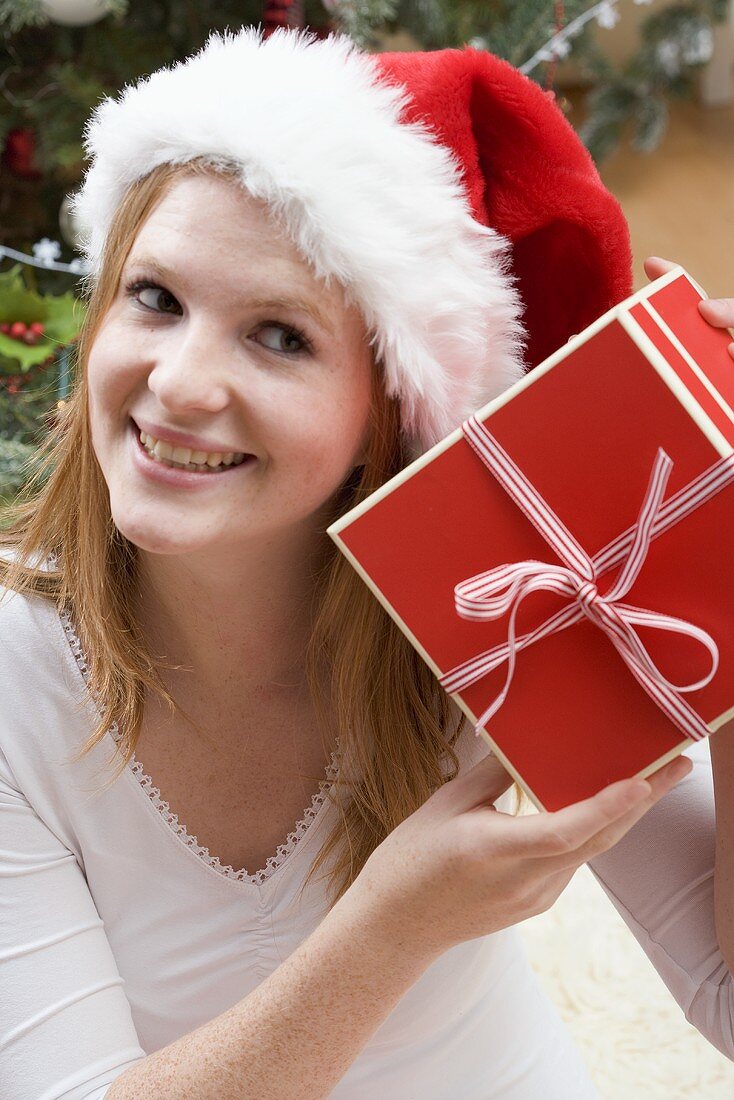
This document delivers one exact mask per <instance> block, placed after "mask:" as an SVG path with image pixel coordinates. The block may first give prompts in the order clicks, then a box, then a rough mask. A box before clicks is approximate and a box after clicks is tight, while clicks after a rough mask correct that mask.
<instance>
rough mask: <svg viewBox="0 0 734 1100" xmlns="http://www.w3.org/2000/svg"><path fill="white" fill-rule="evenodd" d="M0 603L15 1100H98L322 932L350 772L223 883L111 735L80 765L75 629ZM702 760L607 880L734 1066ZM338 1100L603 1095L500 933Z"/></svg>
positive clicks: (440, 981)
mask: <svg viewBox="0 0 734 1100" xmlns="http://www.w3.org/2000/svg"><path fill="white" fill-rule="evenodd" d="M0 596H2V599H1V600H0V1100H61V1098H63V1100H100V1098H101V1097H103V1096H104V1095H105V1093H106V1091H107V1089H108V1088H109V1086H110V1085H111V1083H112V1082H113V1081H114V1080H115V1078H116V1077H118V1076H119V1075H120V1074H121V1073H122V1072H123V1071H124V1070H125V1069H126V1068H127V1067H128V1066H130V1065H132V1064H134V1063H135V1062H136V1061H139V1060H141V1059H143V1058H144V1057H145V1056H146V1054H150V1053H152V1052H153V1051H155V1050H157V1049H159V1048H161V1047H163V1046H166V1045H168V1044H169V1043H171V1042H173V1041H175V1040H176V1039H178V1038H180V1037H181V1036H182V1035H185V1034H187V1033H188V1032H190V1031H192V1030H194V1029H196V1028H197V1027H200V1026H201V1025H202V1024H203V1023H205V1022H207V1021H208V1020H210V1019H212V1018H213V1017H214V1016H217V1015H219V1014H220V1013H222V1012H224V1011H226V1010H227V1009H228V1008H230V1007H231V1006H232V1005H233V1004H235V1003H236V1002H237V1001H239V1000H241V999H242V998H244V997H245V996H247V994H248V993H250V992H251V991H252V990H253V989H254V988H255V987H256V986H257V985H258V984H259V983H260V982H261V981H262V980H263V979H264V978H265V977H267V975H268V974H270V973H271V972H272V971H273V970H275V969H276V968H277V967H278V966H279V965H280V963H281V962H282V961H283V960H284V959H285V958H287V957H288V955H289V954H290V953H291V952H292V951H293V950H294V949H295V948H296V947H297V946H298V944H300V943H301V942H302V940H304V939H305V938H306V937H307V936H308V935H309V934H310V933H311V932H312V931H313V929H314V928H315V927H316V926H317V925H318V924H319V923H320V921H321V920H322V919H323V917H324V915H325V913H326V900H325V895H324V894H323V884H322V883H319V882H317V883H313V882H312V883H311V884H309V887H308V888H307V889H306V890H305V891H304V894H303V897H302V898H301V899H300V901H299V900H298V899H297V893H298V889H299V887H300V886H301V884H302V882H303V880H304V878H305V877H306V874H307V872H308V869H309V868H310V866H311V863H312V860H313V858H314V856H315V855H316V853H317V852H318V850H319V847H320V844H321V842H322V840H323V837H324V835H325V834H324V829H325V827H326V826H327V825H328V824H329V820H328V818H329V815H330V814H331V813H336V810H335V808H334V807H333V806H332V805H331V803H330V801H329V799H328V798H326V787H327V786H328V785H329V783H330V781H333V779H334V775H335V774H336V769H337V768H338V766H339V761H338V758H337V757H332V761H331V764H330V766H329V769H328V771H327V773H326V777H325V783H324V786H323V788H322V790H321V792H320V793H319V794H317V795H316V796H315V797H314V799H313V802H312V804H311V806H309V807H308V808H307V809H306V810H305V813H304V816H303V818H302V820H301V821H300V822H299V823H298V824H297V826H296V827H295V829H294V831H293V832H292V833H291V834H290V836H289V837H288V838H287V841H286V842H285V843H284V845H282V846H281V848H280V849H279V850H278V852H277V853H276V855H275V856H274V857H273V858H272V859H271V860H269V861H268V864H267V866H266V867H265V868H264V869H262V870H261V871H258V872H257V873H255V874H248V873H247V872H246V871H244V870H242V869H235V868H231V867H224V866H222V865H221V863H220V862H219V861H218V860H217V858H216V856H215V855H212V854H210V853H209V852H208V851H207V850H206V849H204V848H201V847H200V846H199V845H198V843H197V841H196V838H194V837H191V836H189V834H188V833H187V831H186V828H185V823H184V822H180V821H179V820H178V819H177V817H176V815H175V809H176V808H175V806H174V807H170V808H169V807H168V806H167V805H166V804H165V803H163V802H162V801H161V798H160V794H159V792H158V791H157V790H156V788H155V786H154V777H149V776H146V775H144V774H143V773H142V769H141V767H140V764H139V763H138V762H137V761H136V760H135V759H134V758H133V760H132V761H131V762H130V764H129V765H128V766H127V768H126V769H125V771H124V772H123V773H122V775H121V776H120V777H119V779H118V780H116V781H115V782H114V783H113V784H112V785H111V786H108V788H107V789H106V790H104V789H103V784H104V783H105V781H106V780H108V779H109V776H110V766H111V761H112V756H113V747H114V739H115V737H116V736H117V731H116V730H115V729H114V727H113V728H112V729H111V730H110V731H109V732H108V734H107V735H106V737H105V739H104V741H103V742H101V743H100V744H98V745H97V746H95V748H94V750H93V751H92V752H91V753H89V754H88V755H87V756H85V757H83V758H82V759H81V760H80V761H78V762H75V763H70V758H71V756H72V755H73V754H74V753H75V752H77V751H78V750H79V748H80V747H81V745H82V744H83V743H84V741H86V739H87V737H88V736H89V734H90V733H91V732H92V729H93V728H94V727H95V726H96V724H97V710H96V706H95V704H94V701H93V700H92V699H91V696H90V694H89V691H88V688H87V685H86V681H85V672H86V666H85V663H84V655H83V654H82V653H81V650H80V647H79V644H78V640H77V639H76V637H75V635H74V633H73V624H72V623H71V622H70V621H69V620H68V619H66V618H60V617H59V615H58V614H57V612H56V610H55V608H54V606H53V605H52V604H51V603H50V602H49V601H46V600H43V599H41V598H39V597H27V596H24V595H19V594H18V593H9V592H4V590H2V589H0ZM457 749H458V750H459V756H460V759H461V762H462V770H464V769H465V768H468V767H471V766H473V764H474V763H476V761H477V760H478V759H480V757H481V756H482V755H483V754H484V753H485V752H486V744H485V742H483V741H482V740H480V739H478V738H476V737H475V736H474V734H473V731H472V730H471V728H470V727H469V728H468V729H467V730H466V731H465V736H464V737H463V740H462V741H461V742H460V744H459V745H458V746H457ZM704 750H705V746H704ZM696 752H697V753H698V757H697V763H696V767H695V768H694V771H693V773H692V774H691V776H689V777H688V778H687V780H684V782H683V783H682V784H680V785H679V786H678V788H676V789H675V790H674V792H672V793H671V794H669V795H668V796H667V797H666V799H665V800H664V801H663V803H661V804H660V805H659V806H658V807H656V809H655V810H654V811H652V812H651V813H650V814H648V815H647V817H646V818H644V819H643V821H642V822H641V823H640V824H639V825H638V826H637V827H636V829H635V830H633V832H632V833H631V834H629V835H628V837H627V838H626V839H625V841H624V842H623V843H622V844H620V845H617V847H616V848H615V849H614V851H613V852H612V853H609V854H606V855H605V856H604V857H602V858H600V859H599V860H597V861H595V867H594V869H595V871H596V873H597V874H598V875H600V876H601V879H602V883H603V885H604V886H605V888H606V889H607V890H608V892H610V896H611V897H612V900H613V901H614V903H615V904H616V905H617V907H618V908H619V910H620V912H621V913H622V916H623V917H624V919H625V920H626V921H627V922H628V923H629V925H630V927H631V928H632V930H633V932H634V933H635V935H636V936H637V937H638V939H639V940H640V942H641V943H642V946H643V947H644V948H645V950H646V951H647V953H648V954H649V955H650V957H651V959H652V961H653V963H654V964H655V966H656V967H657V968H658V970H659V971H660V973H661V975H662V977H663V980H664V981H665V982H666V983H667V984H668V986H669V987H670V989H671V991H672V992H673V994H674V996H675V997H676V998H677V1000H678V1001H679V1003H680V1004H681V1006H682V1007H683V1008H684V1010H685V1011H686V1014H687V1015H688V1018H689V1019H690V1020H692V1022H693V1023H694V1024H695V1025H696V1026H697V1027H699V1029H700V1030H702V1031H703V1033H704V1034H705V1035H707V1036H708V1037H709V1038H710V1039H711V1040H712V1042H714V1043H716V1045H717V1046H718V1047H719V1048H720V1049H721V1050H723V1051H724V1053H726V1054H728V1055H729V1057H734V1041H733V1039H732V1026H731V1021H732V1017H733V1015H734V1014H733V1013H732V983H731V977H730V975H729V973H728V970H727V968H726V965H725V963H724V962H723V959H722V957H721V955H720V952H719V950H718V946H717V942H716V936H715V932H714V928H713V915H712V914H713V851H714V848H713V845H714V817H713V796H712V791H711V776H710V763H709V762H708V761H707V757H706V755H705V752H701V750H700V749H696ZM233 812H236V811H235V810H234V809H233ZM273 1073H274V1074H277V1065H275V1064H274V1066H273ZM331 1096H332V1097H334V1098H335V1100H374V1097H375V1096H386V1097H393V1096H396V1097H397V1096H400V1097H401V1098H403V1100H413V1098H418V1097H420V1100H447V1098H448V1097H451V1100H500V1098H501V1100H537V1098H538V1097H539V1096H542V1097H543V1098H544V1100H594V1098H597V1097H598V1093H597V1091H596V1089H595V1087H594V1085H593V1083H592V1081H591V1079H590V1077H589V1075H588V1072H587V1070H586V1067H585V1065H584V1063H583V1061H582V1059H581V1057H580V1054H579V1053H578V1051H577V1050H576V1048H575V1046H574V1045H573V1043H572V1041H571V1039H570V1036H569V1034H568V1032H567V1031H566V1029H565V1028H564V1026H563V1025H562V1023H561V1021H560V1019H559V1018H558V1016H557V1014H556V1012H555V1010H554V1008H553V1006H552V1005H551V1004H550V1002H549V1000H548V999H547V997H546V996H545V994H544V993H543V992H542V990H541V988H540V986H539V984H538V982H537V980H536V978H535V975H534V974H533V972H532V970H531V968H530V967H529V964H528V963H527V960H526V957H525V954H524V951H523V947H522V944H521V941H520V939H519V937H518V934H517V931H516V930H515V929H506V930H503V931H501V932H499V933H495V934H492V935H488V936H483V937H479V938H477V939H474V940H470V941H468V942H466V943H462V944H459V945H457V946H456V947H454V948H452V949H450V950H448V951H446V952H445V953H444V954H443V955H442V956H441V957H440V958H439V959H437V960H436V961H435V962H434V963H433V964H432V965H431V966H430V967H429V968H428V969H427V970H426V971H425V972H424V973H423V974H422V975H421V977H420V978H419V979H418V981H417V982H415V984H414V985H413V986H412V987H411V988H410V989H409V990H408V991H407V993H406V994H405V995H404V997H403V998H402V999H401V1000H400V1002H399V1003H398V1004H397V1005H396V1006H395V1008H394V1009H393V1011H392V1012H391V1013H390V1014H389V1016H388V1017H387V1018H386V1019H385V1020H384V1022H383V1023H382V1025H381V1026H380V1027H379V1028H378V1029H377V1031H376V1032H375V1034H374V1035H373V1037H372V1038H371V1040H370V1041H369V1042H368V1043H367V1044H366V1046H365V1047H364V1048H363V1049H362V1051H361V1052H360V1054H359V1055H358V1057H357V1058H356V1060H355V1061H354V1062H353V1064H352V1065H351V1066H350V1068H349V1070H348V1072H347V1073H346V1075H345V1076H344V1077H343V1078H342V1080H341V1081H340V1082H339V1084H338V1085H337V1086H336V1088H335V1089H334V1090H333V1091H332V1093H331Z"/></svg>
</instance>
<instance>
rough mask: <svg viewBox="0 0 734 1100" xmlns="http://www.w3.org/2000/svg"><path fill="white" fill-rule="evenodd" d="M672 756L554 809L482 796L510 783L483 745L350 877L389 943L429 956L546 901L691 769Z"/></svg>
mask: <svg viewBox="0 0 734 1100" xmlns="http://www.w3.org/2000/svg"><path fill="white" fill-rule="evenodd" d="M691 766H692V765H691V761H690V760H688V758H687V757H685V756H679V757H677V758H676V759H675V760H674V761H671V762H670V763H669V764H667V765H666V766H665V767H663V768H660V769H659V770H658V771H657V772H655V773H654V774H653V775H651V776H649V777H648V779H647V780H641V779H626V780H623V781H621V782H618V783H612V784H611V785H610V786H608V787H605V788H604V789H603V790H602V791H600V792H599V793H598V794H596V795H594V797H593V798H587V799H585V800H584V801H582V802H578V803H575V804H574V805H572V806H567V807H566V808H565V809H562V810H557V811H556V812H554V813H539V814H526V815H520V816H513V815H512V814H507V813H503V812H501V811H499V810H496V809H495V808H494V806H493V805H492V804H493V802H495V801H496V800H497V799H498V798H499V796H500V795H501V794H502V793H503V791H505V790H506V789H507V788H508V787H509V786H510V785H511V783H512V779H511V777H510V776H509V775H508V773H507V772H506V771H505V770H504V768H503V767H502V765H501V764H500V762H499V761H498V760H497V758H496V757H495V756H494V755H493V754H492V753H488V754H487V756H485V757H484V758H483V759H482V760H481V761H480V762H479V763H478V764H477V765H476V766H475V767H474V768H472V769H470V770H469V771H468V772H466V773H465V774H463V775H459V776H457V777H456V778H455V779H452V780H451V781H450V782H448V783H444V785H443V786H442V787H440V788H439V789H438V790H437V791H435V792H434V793H433V794H432V795H431V797H430V798H428V799H427V800H426V802H424V803H423V805H422V806H421V807H420V808H419V809H418V810H416V812H415V813H413V814H411V816H410V817H408V818H406V819H405V821H403V822H401V824H400V825H398V826H397V828H396V829H394V830H393V831H392V833H390V835H389V836H387V837H386V838H385V840H384V841H383V842H382V844H380V845H379V846H378V847H377V848H376V849H375V850H374V852H373V853H372V855H371V856H370V858H369V859H368V861H367V863H366V864H365V866H364V868H363V869H362V871H361V873H360V874H359V875H358V877H357V879H356V881H355V882H354V884H353V888H356V891H357V892H358V893H361V897H362V901H363V904H365V905H367V906H369V907H370V908H371V910H372V912H374V911H375V907H377V909H378V911H379V919H380V922H381V926H384V929H385V935H386V936H388V937H390V938H391V939H392V940H393V942H394V943H395V945H396V947H397V948H398V949H399V948H400V947H401V946H402V945H406V946H407V945H408V944H409V945H410V948H411V950H415V949H416V948H417V949H418V950H419V951H421V952H423V953H424V954H425V955H427V956H428V957H431V958H433V957H436V956H437V955H439V954H441V953H442V952H443V951H445V950H446V949H447V948H449V947H452V946H453V945H454V944H457V943H461V942H463V941H464V940H470V939H474V938H475V937H477V936H484V935H487V934H489V933H490V932H496V931H498V930H499V929H501V928H506V927H508V926H509V925H512V924H516V923H517V922H518V921H522V920H525V919H526V918H527V917H532V916H534V915H535V914H537V913H541V912H543V911H544V910H546V909H549V908H550V906H551V905H553V903H554V902H555V900H556V899H557V898H558V896H559V894H560V893H561V892H562V891H563V890H564V889H565V887H566V886H567V884H568V882H569V881H570V879H571V878H572V876H573V874H574V873H575V871H576V870H577V869H578V867H579V866H580V865H581V864H582V863H585V862H586V861H587V860H589V859H592V858H593V857H594V856H597V855H599V853H600V852H604V851H606V850H607V849H608V848H611V847H612V846H613V845H614V844H616V843H617V841H618V840H620V839H621V838H622V837H623V836H624V834H625V833H626V832H627V831H628V830H629V829H631V828H632V826H633V825H634V824H636V822H637V821H639V819H640V818H641V817H642V816H643V814H645V813H646V812H647V810H649V809H650V808H651V807H652V806H653V805H654V804H655V803H656V802H658V801H659V799H660V798H662V796H663V795H664V794H665V793H666V792H667V791H668V790H670V788H671V787H672V786H674V785H675V784H676V783H677V782H679V780H680V779H682V778H683V776H684V775H687V774H688V772H689V771H690V770H691Z"/></svg>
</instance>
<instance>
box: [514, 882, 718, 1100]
mask: <svg viewBox="0 0 734 1100" xmlns="http://www.w3.org/2000/svg"><path fill="white" fill-rule="evenodd" d="M518 927H519V931H520V934H521V936H522V938H523V940H524V942H525V945H526V948H527V951H528V955H529V957H530V961H531V963H532V964H533V966H534V968H535V970H536V972H537V974H538V976H539V978H540V980H541V982H542V984H543V987H544V988H545V990H546V992H547V993H548V995H549V996H550V998H551V1000H552V1001H553V1002H554V1004H555V1006H556V1008H557V1010H558V1012H559V1014H560V1016H561V1018H562V1019H563V1020H564V1021H565V1022H566V1023H567V1025H568V1027H569V1028H570V1030H571V1032H572V1034H573V1036H574V1038H575V1040H576V1044H577V1046H578V1047H579V1049H580V1051H581V1054H582V1056H583V1057H584V1059H585V1060H586V1064H587V1066H588V1067H589V1071H590V1073H591V1076H592V1078H593V1079H594V1081H595V1083H596V1086H597V1088H598V1089H599V1092H600V1093H601V1095H602V1096H603V1097H604V1100H684V1098H685V1100H690V1098H691V1097H696V1100H732V1098H734V1062H730V1061H729V1060H728V1059H727V1058H725V1057H724V1055H723V1054H720V1053H719V1051H718V1050H716V1048H715V1047H713V1046H711V1044H710V1043H708V1042H707V1041H706V1040H705V1039H704V1038H703V1037H702V1036H701V1035H699V1033H698V1032H697V1031H696V1030H695V1028H693V1027H691V1025H690V1024H689V1023H688V1022H687V1021H686V1019H685V1017H684V1015H683V1013H682V1012H681V1010H680V1009H679V1007H678V1005H677V1004H676V1003H675V1001H674V1000H673V998H672V997H671V995H670V994H669V993H668V991H667V989H666V988H665V986H664V985H663V983H662V981H661V980H660V978H659V977H658V975H657V973H656V971H655V969H654V968H653V966H652V964H651V963H650V962H649V961H648V958H647V956H646V955H645V953H644V951H643V950H642V948H641V947H640V945H639V944H638V943H637V941H636V940H635V938H634V937H633V936H632V933H631V932H629V930H628V929H627V926H626V925H625V923H624V921H623V920H622V918H621V917H620V916H619V914H618V913H617V911H616V909H615V908H614V907H613V906H612V904H611V902H610V901H609V899H608V898H607V897H606V895H605V894H604V893H603V891H602V890H601V888H600V887H599V885H598V884H597V882H596V880H595V879H594V877H593V875H592V874H591V872H590V871H589V870H588V868H587V867H585V866H584V867H581V868H580V869H579V870H578V871H577V872H576V874H575V875H574V877H573V879H572V880H571V882H570V883H569V885H568V887H567V889H566V890H565V892H564V893H563V894H562V895H561V897H560V898H559V899H558V901H557V902H556V904H555V905H554V907H553V908H552V909H551V910H550V911H549V912H547V913H541V914H540V916H537V917H533V918H532V919H530V920H527V921H524V922H523V923H522V924H520V925H519V926H518ZM539 1100H541V1098H539Z"/></svg>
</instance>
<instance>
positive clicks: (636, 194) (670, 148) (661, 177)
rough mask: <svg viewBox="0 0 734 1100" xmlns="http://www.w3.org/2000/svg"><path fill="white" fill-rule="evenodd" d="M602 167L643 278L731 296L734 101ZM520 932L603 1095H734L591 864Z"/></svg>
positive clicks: (691, 108)
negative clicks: (666, 263)
mask: <svg viewBox="0 0 734 1100" xmlns="http://www.w3.org/2000/svg"><path fill="white" fill-rule="evenodd" d="M570 98H571V100H572V104H573V112H574V113H573V115H572V116H571V118H572V121H573V122H574V125H575V124H576V119H577V117H578V112H579V111H580V110H581V108H580V104H579V103H578V102H577V100H576V97H575V96H573V95H572V96H571V97H570ZM601 175H602V178H603V180H604V182H605V184H606V185H607V187H608V188H609V189H610V190H611V191H612V192H613V194H615V195H616V196H617V198H618V199H619V201H620V203H621V205H622V208H623V210H624V212H625V214H626V216H627V218H628V221H629V224H630V231H631V236H632V244H633V252H634V257H635V288H636V289H639V287H641V286H644V284H645V283H646V282H647V281H648V280H647V277H646V276H645V273H644V270H643V267H642V261H643V260H644V258H645V257H646V256H649V255H657V256H662V257H663V258H664V259H668V260H674V261H675V262H677V263H680V264H682V265H683V266H684V267H685V268H686V269H687V270H688V271H689V272H690V274H691V275H692V276H693V277H694V278H695V279H696V281H697V282H698V283H700V285H701V286H703V288H704V289H705V290H706V292H707V293H708V294H709V296H710V297H716V298H721V297H734V264H733V263H732V249H733V248H734V105H733V106H729V107H725V108H717V109H712V110H705V109H702V108H699V107H697V106H696V105H695V104H688V103H686V104H677V105H676V106H675V108H674V110H673V112H672V117H671V126H670V128H669V130H668V132H667V134H666V136H665V138H664V141H663V144H662V146H661V147H660V148H659V149H658V150H657V151H656V152H655V153H653V154H650V155H644V154H635V153H630V152H629V151H625V150H622V151H619V152H617V153H616V154H614V156H613V157H612V158H610V159H609V160H608V161H607V162H606V163H605V164H604V165H603V166H602V169H601ZM732 369H734V364H732ZM520 932H521V935H522V936H523V938H524V940H525V943H526V946H527V949H528V953H529V955H530V958H531V961H532V962H533V965H534V966H535V968H536V970H537V972H538V974H539V976H540V979H541V981H542V983H543V985H544V987H545V989H546V991H547V992H548V994H549V995H550V997H551V999H552V1000H553V1001H554V1003H555V1004H556V1006H557V1008H558V1011H559V1012H560V1014H561V1016H562V1017H563V1019H564V1020H565V1021H566V1022H567V1023H568V1026H569V1028H570V1029H571V1031H572V1033H573V1035H574V1037H575V1039H576V1042H577V1043H578V1045H579V1047H580V1049H581V1052H582V1054H583V1056H584V1057H585V1059H586V1062H587V1064H588V1066H589V1069H590V1071H591V1074H592V1077H593V1078H594V1080H595V1082H596V1085H597V1088H598V1089H599V1091H600V1094H601V1095H602V1097H603V1098H604V1100H683V1098H684V1097H685V1098H688V1097H690V1096H699V1097H705V1100H724V1098H727V1100H731V1097H732V1096H734V1063H732V1062H730V1061H729V1060H728V1059H726V1058H725V1057H724V1056H723V1055H722V1054H720V1053H719V1052H718V1051H717V1050H716V1049H715V1048H714V1047H712V1046H711V1045H710V1044H709V1043H708V1042H707V1041H706V1040H705V1039H703V1038H702V1037H701V1036H700V1035H699V1034H698V1032H697V1031H695V1029H694V1028H693V1027H691V1026H690V1025H689V1024H688V1023H687V1022H686V1020H685V1018H684V1017H683V1014H682V1013H681V1011H680V1010H679V1008H678V1006H677V1005H676V1004H675V1002H674V1001H673V999H672V997H671V996H670V995H669V994H668V992H667V990H666V989H665V987H664V986H663V984H662V982H661V981H660V979H659V978H658V976H657V974H656V972H655V971H654V969H653V968H652V966H651V964H650V963H649V962H648V959H647V957H646V956H645V954H644V953H643V951H642V949H641V948H640V947H639V945H638V944H637V942H636V941H635V940H634V939H633V937H632V935H631V933H630V932H629V931H628V929H627V927H626V925H625V924H624V923H623V921H622V919H621V917H619V915H618V914H617V912H616V910H615V909H613V908H612V906H611V904H610V902H609V901H608V900H607V898H606V896H605V895H604V894H603V893H602V891H601V889H600V888H599V886H598V885H597V884H596V881H595V880H594V878H593V876H592V875H591V873H590V872H589V871H588V869H587V868H585V867H582V868H581V869H580V870H579V871H578V872H577V873H576V875H575V876H574V878H573V879H572V880H571V883H570V885H569V887H568V888H567V890H566V891H565V893H564V894H563V895H562V896H561V898H560V899H559V901H558V902H557V903H556V905H555V906H554V908H553V909H552V910H551V911H550V912H549V913H543V914H542V915H541V916H539V917H534V918H533V919H532V920H529V921H526V922H524V924H522V925H520Z"/></svg>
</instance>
